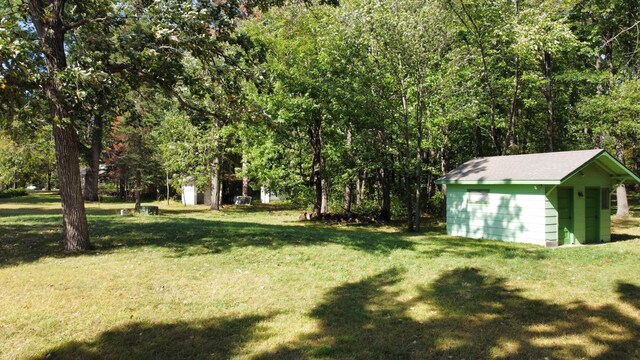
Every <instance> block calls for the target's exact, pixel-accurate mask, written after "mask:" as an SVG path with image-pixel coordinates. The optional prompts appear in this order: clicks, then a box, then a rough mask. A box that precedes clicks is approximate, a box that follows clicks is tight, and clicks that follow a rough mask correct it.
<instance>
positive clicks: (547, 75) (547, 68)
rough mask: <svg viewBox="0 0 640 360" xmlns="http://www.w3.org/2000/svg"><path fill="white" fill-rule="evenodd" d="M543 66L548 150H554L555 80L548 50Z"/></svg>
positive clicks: (544, 55) (545, 52)
mask: <svg viewBox="0 0 640 360" xmlns="http://www.w3.org/2000/svg"><path fill="white" fill-rule="evenodd" d="M542 67H543V70H544V79H545V84H544V97H545V99H546V100H547V151H549V152H552V151H554V146H553V131H554V125H555V123H554V119H553V81H552V79H551V54H550V53H549V52H548V51H546V50H545V51H544V53H543V61H542Z"/></svg>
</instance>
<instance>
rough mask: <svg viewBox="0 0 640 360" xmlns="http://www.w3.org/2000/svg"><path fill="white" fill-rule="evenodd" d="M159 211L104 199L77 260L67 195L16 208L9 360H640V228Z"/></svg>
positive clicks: (6, 256)
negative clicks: (510, 232)
mask: <svg viewBox="0 0 640 360" xmlns="http://www.w3.org/2000/svg"><path fill="white" fill-rule="evenodd" d="M159 205H160V207H161V209H160V210H161V215H159V216H147V217H144V216H129V217H120V216H118V215H117V212H118V210H119V209H120V208H122V207H129V208H130V207H131V205H130V204H129V205H124V204H117V203H103V204H100V205H98V204H90V205H88V213H89V222H90V229H91V235H92V240H93V242H94V243H95V245H96V250H95V251H91V252H89V253H87V254H84V255H74V254H65V253H63V252H62V251H61V245H60V242H59V241H60V239H61V234H60V232H61V222H62V220H61V215H60V204H59V199H58V198H57V197H56V196H54V195H51V194H37V195H30V196H28V197H24V198H19V199H3V200H0V286H1V287H0V339H1V340H0V358H3V359H16V358H27V359H28V358H36V359H37V358H47V359H73V358H77V359H92V358H96V359H97V358H100V359H102V358H106V359H147V358H155V359H185V358H195V359H211V358H212V359H226V358H240V359H271V358H273V359H275V358H278V359H279V358H285V359H305V358H313V359H315V358H327V359H332V358H338V359H402V358H416V359H424V358H435V359H479V358H500V359H502V358H531V359H556V358H564V359H576V358H586V359H638V358H640V240H638V237H640V220H638V219H637V218H630V219H627V220H624V221H620V222H617V223H616V224H615V229H614V231H615V239H617V240H618V241H616V242H614V243H611V244H605V245H595V246H579V247H568V248H560V249H545V248H541V247H538V246H530V245H520V244H510V243H503V242H497V241H480V240H471V239H463V238H453V237H448V236H446V235H445V234H444V230H443V227H442V224H439V225H438V224H430V229H429V230H428V231H426V232H423V233H420V234H408V233H404V232H402V231H401V230H399V229H396V228H394V227H374V226H366V227H365V226H321V225H318V224H313V223H308V222H299V221H297V215H298V214H299V211H296V210H290V209H289V210H288V209H287V208H282V207H260V206H253V207H249V208H239V209H227V210H224V211H222V212H220V213H216V214H214V213H211V212H208V211H206V209H205V208H204V207H182V206H180V205H174V206H170V207H167V206H166V205H162V204H159Z"/></svg>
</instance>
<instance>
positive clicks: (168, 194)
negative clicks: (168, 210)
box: [166, 171, 171, 206]
mask: <svg viewBox="0 0 640 360" xmlns="http://www.w3.org/2000/svg"><path fill="white" fill-rule="evenodd" d="M166 175H167V179H166V181H167V206H168V205H169V198H170V197H171V194H170V192H169V190H170V189H169V172H168V171H167V172H166Z"/></svg>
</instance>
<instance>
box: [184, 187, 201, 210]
mask: <svg viewBox="0 0 640 360" xmlns="http://www.w3.org/2000/svg"><path fill="white" fill-rule="evenodd" d="M182 204H183V205H197V204H198V192H197V191H196V186H195V184H193V183H190V184H188V185H183V186H182Z"/></svg>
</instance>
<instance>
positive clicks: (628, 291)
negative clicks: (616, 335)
mask: <svg viewBox="0 0 640 360" xmlns="http://www.w3.org/2000/svg"><path fill="white" fill-rule="evenodd" d="M617 292H618V294H619V295H620V300H622V301H624V302H626V303H627V304H630V305H632V306H634V307H635V308H636V309H638V311H640V286H636V285H633V284H629V283H625V282H619V283H618V289H617ZM638 336H640V334H638ZM638 345H640V343H639V344H638Z"/></svg>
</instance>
